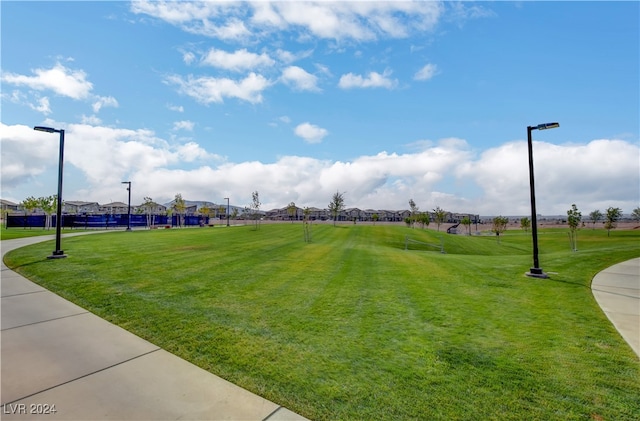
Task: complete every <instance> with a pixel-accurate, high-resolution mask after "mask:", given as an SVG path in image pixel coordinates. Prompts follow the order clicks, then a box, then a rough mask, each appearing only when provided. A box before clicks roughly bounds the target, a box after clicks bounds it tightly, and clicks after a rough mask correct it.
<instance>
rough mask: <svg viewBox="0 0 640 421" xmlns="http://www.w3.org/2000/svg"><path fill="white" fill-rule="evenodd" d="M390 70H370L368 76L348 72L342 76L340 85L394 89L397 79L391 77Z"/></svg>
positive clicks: (346, 87) (349, 87) (342, 86)
mask: <svg viewBox="0 0 640 421" xmlns="http://www.w3.org/2000/svg"><path fill="white" fill-rule="evenodd" d="M389 75H391V72H390V71H387V70H385V72H384V73H383V74H380V73H377V72H370V73H369V74H368V75H367V76H366V77H362V76H361V75H356V74H353V73H347V74H346V75H342V77H340V82H339V83H338V86H339V87H341V88H342V89H351V88H386V89H393V88H395V87H396V86H397V85H398V80H397V79H390V78H389Z"/></svg>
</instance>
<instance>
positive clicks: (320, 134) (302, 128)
mask: <svg viewBox="0 0 640 421" xmlns="http://www.w3.org/2000/svg"><path fill="white" fill-rule="evenodd" d="M293 131H294V133H295V134H296V136H299V137H301V138H303V139H304V141H305V142H307V143H320V142H322V139H324V138H325V137H326V136H327V135H328V134H329V132H328V131H327V130H326V129H323V128H322V127H318V126H316V125H314V124H310V123H302V124H299V125H297V126H296V128H295V129H294V130H293Z"/></svg>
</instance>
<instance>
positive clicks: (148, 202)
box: [142, 197, 156, 228]
mask: <svg viewBox="0 0 640 421" xmlns="http://www.w3.org/2000/svg"><path fill="white" fill-rule="evenodd" d="M155 205H156V203H155V202H154V201H153V199H152V198H150V197H145V198H144V202H143V203H142V208H143V209H144V211H145V213H146V214H147V226H148V227H149V228H151V213H152V212H153V208H154V207H155Z"/></svg>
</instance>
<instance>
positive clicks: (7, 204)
mask: <svg viewBox="0 0 640 421" xmlns="http://www.w3.org/2000/svg"><path fill="white" fill-rule="evenodd" d="M0 205H1V206H2V214H3V215H5V214H6V213H10V212H17V211H18V204H17V203H13V202H11V201H9V200H4V199H0Z"/></svg>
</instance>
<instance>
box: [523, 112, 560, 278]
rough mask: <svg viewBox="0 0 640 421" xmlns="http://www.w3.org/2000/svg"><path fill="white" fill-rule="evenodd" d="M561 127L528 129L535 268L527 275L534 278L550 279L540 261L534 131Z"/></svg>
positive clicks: (558, 125) (554, 125)
mask: <svg viewBox="0 0 640 421" xmlns="http://www.w3.org/2000/svg"><path fill="white" fill-rule="evenodd" d="M556 127H560V124H558V123H545V124H538V125H537V126H528V127H527V146H528V148H529V187H530V190H531V234H532V235H533V267H532V268H531V269H529V272H527V273H526V275H527V276H532V277H534V278H548V277H549V275H547V274H546V273H544V272H543V271H542V268H540V262H539V260H538V221H537V219H536V192H535V191H536V190H535V186H534V181H533V142H532V140H531V131H532V130H547V129H555V128H556Z"/></svg>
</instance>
